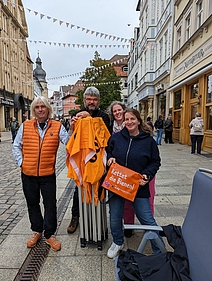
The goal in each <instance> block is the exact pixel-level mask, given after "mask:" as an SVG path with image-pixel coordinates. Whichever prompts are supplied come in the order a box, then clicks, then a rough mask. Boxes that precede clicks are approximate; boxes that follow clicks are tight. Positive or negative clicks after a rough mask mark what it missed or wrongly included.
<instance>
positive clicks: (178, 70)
mask: <svg viewBox="0 0 212 281" xmlns="http://www.w3.org/2000/svg"><path fill="white" fill-rule="evenodd" d="M211 52H212V37H211V38H210V39H208V41H207V42H205V43H204V44H203V45H202V46H200V47H199V48H198V49H197V50H196V51H195V52H193V53H192V54H191V55H190V56H188V57H187V58H186V59H185V60H184V61H183V62H181V63H180V64H179V65H178V66H177V67H175V68H174V76H173V78H174V79H175V78H177V77H178V76H180V75H182V74H183V73H185V72H186V71H188V70H189V69H190V68H192V67H193V66H195V65H196V64H197V63H199V62H201V61H202V60H203V59H205V58H206V57H207V56H209V55H211Z"/></svg>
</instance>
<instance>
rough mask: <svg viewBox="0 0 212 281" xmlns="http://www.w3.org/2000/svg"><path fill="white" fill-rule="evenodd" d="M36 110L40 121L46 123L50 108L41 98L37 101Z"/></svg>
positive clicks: (36, 115)
mask: <svg viewBox="0 0 212 281" xmlns="http://www.w3.org/2000/svg"><path fill="white" fill-rule="evenodd" d="M34 112H35V117H36V118H37V120H38V122H39V123H44V122H45V121H46V120H47V119H48V114H49V110H48V108H47V107H46V106H45V104H44V103H43V102H42V101H41V100H38V102H37V103H36V105H35V108H34Z"/></svg>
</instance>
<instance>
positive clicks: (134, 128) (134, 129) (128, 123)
mask: <svg viewBox="0 0 212 281" xmlns="http://www.w3.org/2000/svg"><path fill="white" fill-rule="evenodd" d="M124 121H125V127H126V128H127V130H128V132H129V134H130V136H137V135H138V134H139V129H138V125H139V124H140V121H139V120H138V119H137V117H136V116H135V115H134V114H133V113H131V112H126V113H125V115H124Z"/></svg>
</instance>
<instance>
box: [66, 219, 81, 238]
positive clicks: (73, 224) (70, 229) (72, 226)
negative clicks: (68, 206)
mask: <svg viewBox="0 0 212 281" xmlns="http://www.w3.org/2000/svg"><path fill="white" fill-rule="evenodd" d="M78 224H79V218H78V217H72V219H71V222H70V224H69V226H68V228H67V232H68V233H69V234H71V233H74V232H75V231H76V229H77V226H78Z"/></svg>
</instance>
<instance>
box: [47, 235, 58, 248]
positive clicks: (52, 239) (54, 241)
mask: <svg viewBox="0 0 212 281" xmlns="http://www.w3.org/2000/svg"><path fill="white" fill-rule="evenodd" d="M46 244H48V245H50V246H51V248H52V250H54V251H59V250H60V249H61V243H60V241H59V240H57V239H56V237H55V236H54V235H52V236H51V237H49V238H48V239H46Z"/></svg>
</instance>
